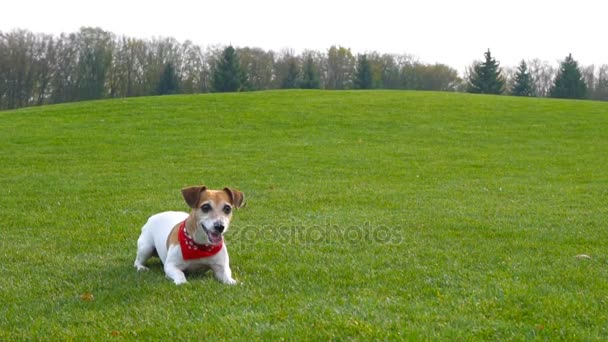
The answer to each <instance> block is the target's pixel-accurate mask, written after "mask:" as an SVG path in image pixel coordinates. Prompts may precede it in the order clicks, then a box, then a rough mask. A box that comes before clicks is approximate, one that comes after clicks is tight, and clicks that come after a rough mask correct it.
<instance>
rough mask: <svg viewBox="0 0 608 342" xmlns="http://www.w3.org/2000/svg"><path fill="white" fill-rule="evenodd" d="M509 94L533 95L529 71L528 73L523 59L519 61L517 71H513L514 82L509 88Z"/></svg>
mask: <svg viewBox="0 0 608 342" xmlns="http://www.w3.org/2000/svg"><path fill="white" fill-rule="evenodd" d="M511 95H513V96H533V91H532V78H531V77H530V73H528V65H526V62H525V61H523V60H522V61H521V63H519V67H518V68H517V73H515V83H514V84H513V87H512V88H511Z"/></svg>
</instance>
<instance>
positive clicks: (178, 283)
mask: <svg viewBox="0 0 608 342" xmlns="http://www.w3.org/2000/svg"><path fill="white" fill-rule="evenodd" d="M173 282H174V283H175V285H182V284H185V283H187V282H188V281H187V280H186V278H184V279H175V280H173Z"/></svg>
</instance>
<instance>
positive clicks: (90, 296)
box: [80, 292, 95, 302]
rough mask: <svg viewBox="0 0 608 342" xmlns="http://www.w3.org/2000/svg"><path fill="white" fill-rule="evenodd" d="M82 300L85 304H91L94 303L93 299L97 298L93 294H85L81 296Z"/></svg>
mask: <svg viewBox="0 0 608 342" xmlns="http://www.w3.org/2000/svg"><path fill="white" fill-rule="evenodd" d="M80 299H82V300H83V301H85V302H90V301H93V299H95V296H93V294H92V293H90V292H85V293H83V294H81V295H80Z"/></svg>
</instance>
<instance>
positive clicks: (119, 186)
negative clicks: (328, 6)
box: [0, 91, 608, 340]
mask: <svg viewBox="0 0 608 342" xmlns="http://www.w3.org/2000/svg"><path fill="white" fill-rule="evenodd" d="M607 127H608V103H598V102H589V101H562V100H550V99H530V98H512V97H494V96H475V95H467V94H451V93H427V92H400V91H370V92H363V91H360V92H355V91H353V92H329V91H272V92H261V93H241V94H212V95H200V96H171V97H154V98H131V99H119V100H111V101H96V102H86V103H77V104H66V105H57V106H48V107H40V108H28V109H23V110H18V111H8V112H0V175H2V177H0V193H1V195H0V233H1V234H2V239H0V253H1V256H2V259H3V260H2V262H1V263H0V270H1V274H2V276H1V277H0V289H1V291H0V340H21V339H25V338H27V339H30V338H32V339H72V338H75V339H82V338H86V339H93V338H95V339H99V338H108V337H126V338H133V337H138V338H144V339H148V338H149V339H166V338H177V339H186V338H191V337H193V336H194V337H195V338H196V339H204V338H207V337H213V338H222V339H226V338H227V339H244V338H247V339H270V338H272V339H279V338H285V339H299V338H308V339H314V340H317V339H320V340H328V339H352V338H355V339H363V340H365V339H369V338H374V339H431V340H450V339H491V340H495V339H533V338H542V339H544V338H548V339H564V340H578V339H583V340H585V339H589V340H593V339H606V338H608V325H607V324H606V322H607V320H608V296H607V294H606V293H607V292H606V291H607V290H608V287H607V285H606V284H607V282H606V280H607V279H608V270H607V268H608V255H607V253H606V251H607V249H606V241H608V229H606V228H607V223H608V220H607V218H608V205H607V203H608V172H607V171H606V170H608V158H607V151H608V128H607ZM196 184H206V185H207V186H209V187H211V188H220V187H224V186H231V187H235V188H237V189H240V190H242V191H243V192H244V193H245V195H246V197H247V200H248V205H247V207H246V208H244V209H242V210H240V211H239V212H237V213H236V215H235V219H234V220H233V224H232V226H231V230H230V231H229V232H228V233H227V241H228V246H229V249H230V257H231V264H232V269H233V273H234V276H235V278H236V279H238V280H239V281H240V282H241V284H240V285H237V286H235V287H229V286H226V285H222V284H220V283H218V282H216V281H215V280H214V279H213V278H212V277H211V276H210V275H209V274H205V275H198V274H194V275H191V276H190V277H189V283H188V284H186V285H184V286H181V287H176V286H175V285H173V283H172V282H170V281H168V280H167V279H165V277H164V274H163V272H162V268H161V265H160V263H159V262H158V261H154V262H152V263H151V270H150V271H149V272H147V273H139V274H138V273H136V272H135V269H134V268H133V267H132V263H133V259H134V257H135V242H136V240H137V237H138V235H139V232H140V228H141V226H142V225H143V223H145V221H146V219H147V217H148V216H150V215H152V214H154V213H157V212H160V211H165V210H186V209H187V206H186V205H185V203H184V202H183V200H182V199H181V197H180V189H181V188H182V187H185V186H188V185H196ZM581 254H585V255H588V256H590V258H585V257H580V256H579V255H581ZM576 256H579V257H578V258H577V257H576Z"/></svg>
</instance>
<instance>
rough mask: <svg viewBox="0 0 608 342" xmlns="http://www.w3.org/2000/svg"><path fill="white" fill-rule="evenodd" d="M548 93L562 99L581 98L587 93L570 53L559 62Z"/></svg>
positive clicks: (576, 64) (581, 76)
mask: <svg viewBox="0 0 608 342" xmlns="http://www.w3.org/2000/svg"><path fill="white" fill-rule="evenodd" d="M550 93H551V97H555V98H562V99H583V98H585V96H586V95H587V86H586V85H585V80H584V79H583V75H582V74H581V71H580V70H579V68H578V63H577V62H576V61H575V60H574V59H573V58H572V54H569V55H568V57H566V59H565V60H564V61H563V62H562V63H561V65H560V68H559V71H558V72H557V76H555V81H554V82H553V87H552V88H551V92H550Z"/></svg>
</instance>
